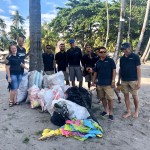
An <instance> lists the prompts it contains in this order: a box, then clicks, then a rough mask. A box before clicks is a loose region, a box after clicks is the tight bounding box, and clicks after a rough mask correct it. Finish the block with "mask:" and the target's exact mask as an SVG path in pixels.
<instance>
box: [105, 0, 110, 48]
mask: <svg viewBox="0 0 150 150" xmlns="http://www.w3.org/2000/svg"><path fill="white" fill-rule="evenodd" d="M106 12H107V34H106V41H105V47H106V46H107V43H108V39H109V9H108V0H106Z"/></svg>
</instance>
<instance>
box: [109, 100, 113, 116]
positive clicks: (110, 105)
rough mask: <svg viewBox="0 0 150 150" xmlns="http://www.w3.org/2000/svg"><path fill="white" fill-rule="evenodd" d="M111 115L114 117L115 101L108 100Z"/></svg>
mask: <svg viewBox="0 0 150 150" xmlns="http://www.w3.org/2000/svg"><path fill="white" fill-rule="evenodd" d="M108 106H109V115H113V100H108Z"/></svg>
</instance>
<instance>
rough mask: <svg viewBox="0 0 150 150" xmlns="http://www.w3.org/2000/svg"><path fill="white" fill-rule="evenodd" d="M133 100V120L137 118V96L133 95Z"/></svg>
mask: <svg viewBox="0 0 150 150" xmlns="http://www.w3.org/2000/svg"><path fill="white" fill-rule="evenodd" d="M133 99H134V106H135V112H134V113H133V117H134V118H138V112H139V101H138V96H137V95H135V96H134V95H133Z"/></svg>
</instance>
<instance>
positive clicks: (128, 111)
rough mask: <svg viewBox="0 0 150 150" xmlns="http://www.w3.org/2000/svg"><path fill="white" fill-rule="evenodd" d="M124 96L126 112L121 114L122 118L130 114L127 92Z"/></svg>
mask: <svg viewBox="0 0 150 150" xmlns="http://www.w3.org/2000/svg"><path fill="white" fill-rule="evenodd" d="M124 98H125V104H126V108H127V113H126V114H125V115H123V118H128V117H130V116H131V110H130V100H129V93H127V94H124Z"/></svg>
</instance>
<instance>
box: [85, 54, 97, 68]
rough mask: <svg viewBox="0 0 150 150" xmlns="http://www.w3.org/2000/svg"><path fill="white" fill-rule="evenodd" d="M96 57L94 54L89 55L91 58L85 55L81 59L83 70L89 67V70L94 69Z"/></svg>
mask: <svg viewBox="0 0 150 150" xmlns="http://www.w3.org/2000/svg"><path fill="white" fill-rule="evenodd" d="M96 58H97V56H96V54H95V53H91V58H90V57H89V55H88V54H85V55H84V56H83V57H82V64H83V66H84V67H85V68H87V67H91V68H94V66H95V63H96V62H97V59H96Z"/></svg>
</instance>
